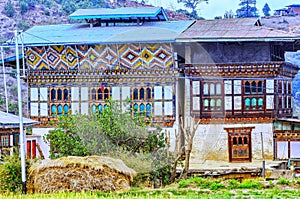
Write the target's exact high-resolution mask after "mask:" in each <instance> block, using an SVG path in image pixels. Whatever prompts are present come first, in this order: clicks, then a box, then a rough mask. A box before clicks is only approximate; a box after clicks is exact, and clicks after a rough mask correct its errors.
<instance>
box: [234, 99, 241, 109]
mask: <svg viewBox="0 0 300 199" xmlns="http://www.w3.org/2000/svg"><path fill="white" fill-rule="evenodd" d="M234 109H235V110H241V109H242V97H240V96H235V97H234Z"/></svg>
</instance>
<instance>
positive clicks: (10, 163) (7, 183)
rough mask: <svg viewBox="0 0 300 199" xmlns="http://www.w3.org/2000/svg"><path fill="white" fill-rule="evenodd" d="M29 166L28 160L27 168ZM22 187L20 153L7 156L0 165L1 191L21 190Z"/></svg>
mask: <svg viewBox="0 0 300 199" xmlns="http://www.w3.org/2000/svg"><path fill="white" fill-rule="evenodd" d="M28 167H29V162H27V165H26V168H28ZM21 189H22V173H21V160H20V157H19V154H18V153H16V152H15V153H14V154H13V155H12V156H5V157H4V158H3V164H2V165H0V190H1V192H19V191H21Z"/></svg>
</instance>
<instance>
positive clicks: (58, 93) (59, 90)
mask: <svg viewBox="0 0 300 199" xmlns="http://www.w3.org/2000/svg"><path fill="white" fill-rule="evenodd" d="M57 100H62V90H61V89H60V88H59V89H57Z"/></svg>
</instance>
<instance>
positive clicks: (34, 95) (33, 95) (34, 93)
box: [30, 88, 39, 101]
mask: <svg viewBox="0 0 300 199" xmlns="http://www.w3.org/2000/svg"><path fill="white" fill-rule="evenodd" d="M38 99H39V95H38V88H30V100H31V101H38Z"/></svg>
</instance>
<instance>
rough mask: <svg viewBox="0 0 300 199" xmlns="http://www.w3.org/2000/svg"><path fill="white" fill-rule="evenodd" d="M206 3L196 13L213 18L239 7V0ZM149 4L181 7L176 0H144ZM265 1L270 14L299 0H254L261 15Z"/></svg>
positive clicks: (297, 2)
mask: <svg viewBox="0 0 300 199" xmlns="http://www.w3.org/2000/svg"><path fill="white" fill-rule="evenodd" d="M208 1H209V2H208V4H206V3H201V4H200V5H199V6H198V8H199V10H198V14H199V16H201V17H204V18H205V19H214V18H215V17H216V16H223V15H224V13H225V11H229V10H230V9H231V10H232V11H233V13H234V14H235V11H236V10H237V9H238V8H239V3H240V0H208ZM146 2H148V3H149V4H150V3H151V4H155V3H156V5H157V6H162V7H164V8H167V9H170V8H171V9H172V10H174V9H175V10H177V9H180V8H182V7H183V6H182V4H177V3H176V2H177V0H146ZM265 3H268V4H269V7H270V8H271V12H270V13H271V14H273V12H274V10H277V9H280V8H284V7H285V6H288V5H291V4H300V0H256V4H257V5H256V7H257V9H258V11H259V15H260V16H263V12H262V8H263V7H264V5H265Z"/></svg>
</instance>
